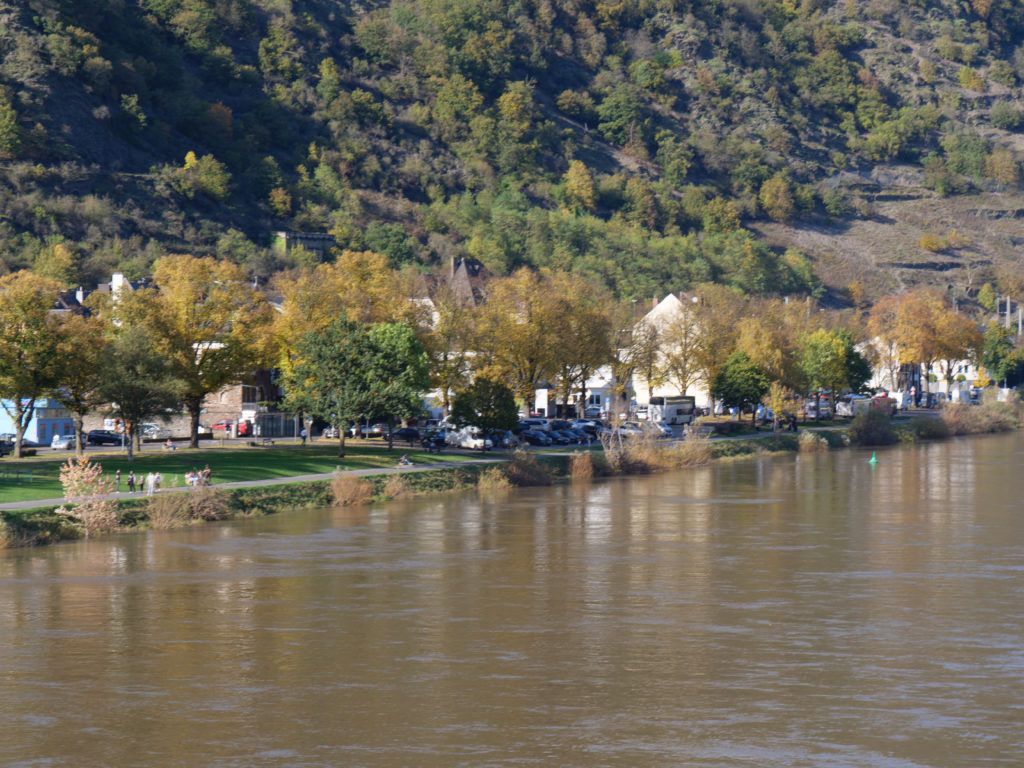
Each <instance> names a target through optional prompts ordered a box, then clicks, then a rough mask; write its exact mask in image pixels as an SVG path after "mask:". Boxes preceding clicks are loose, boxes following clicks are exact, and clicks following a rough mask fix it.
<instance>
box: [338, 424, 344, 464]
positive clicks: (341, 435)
mask: <svg viewBox="0 0 1024 768" xmlns="http://www.w3.org/2000/svg"><path fill="white" fill-rule="evenodd" d="M345 431H346V430H344V429H338V458H339V459H343V458H345Z"/></svg>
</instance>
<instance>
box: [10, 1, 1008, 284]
mask: <svg viewBox="0 0 1024 768" xmlns="http://www.w3.org/2000/svg"><path fill="white" fill-rule="evenodd" d="M1022 43H1024V2H1021V0H973V1H972V2H961V1H957V2H954V1H953V0H914V1H913V2H896V0H872V1H871V2H866V3H860V2H851V1H849V0H845V1H842V2H828V1H827V0H803V1H802V2H796V0H721V1H720V2H714V3H709V2H696V1H689V0H637V2H630V3H619V4H611V3H602V2H582V3H581V2H577V1H576V0H571V1H570V0H523V1H522V2H519V3H514V4H509V3H505V2H499V1H498V0H390V2H379V3H371V4H351V3H346V2H336V1H334V0H75V2H71V1H70V0H30V1H29V2H21V3H14V2H6V3H3V2H0V57H2V62H0V85H2V87H0V156H2V157H3V158H5V160H4V162H3V166H2V168H0V217H2V223H0V241H2V246H3V248H2V251H0V254H2V256H0V270H4V271H6V270H13V269H17V268H21V267H26V266H27V267H32V268H34V269H36V270H38V271H40V272H43V273H46V274H50V275H53V276H55V277H58V278H60V279H62V280H64V281H65V282H67V283H69V284H74V283H77V282H90V281H94V280H98V279H102V278H103V277H105V276H106V275H108V274H109V272H110V271H111V270H112V269H115V268H120V269H122V270H125V271H126V272H127V273H128V274H129V275H132V276H136V275H142V274H145V273H146V272H147V271H148V269H149V267H150V265H151V263H152V261H153V260H154V259H155V258H157V257H159V255H161V254H162V253H165V252H174V251H190V252H193V253H197V254H201V253H216V254H218V255H221V256H224V257H227V258H231V259H234V260H236V261H238V262H239V263H241V264H243V265H244V266H245V267H246V269H247V270H248V271H249V272H250V274H251V275H252V276H254V277H257V278H269V277H270V276H271V275H272V274H273V273H274V272H275V271H277V270H279V269H282V268H287V267H291V266H296V265H301V264H303V263H309V262H311V261H315V260H317V258H319V257H318V256H317V255H315V254H309V253H303V252H301V251H300V252H298V253H293V254H289V255H282V254H280V253H277V252H275V251H274V250H272V249H271V245H272V242H273V233H274V232H275V231H277V230H293V231H309V232H330V233H331V234H332V235H333V236H334V238H335V241H336V243H337V246H338V247H339V248H350V249H356V250H362V249H372V250H377V251H380V252H383V253H386V254H387V255H388V256H389V258H390V259H391V261H392V263H393V265H394V266H395V267H396V268H397V267H405V266H411V267H414V268H418V269H429V268H432V267H433V266H435V265H437V264H439V263H444V262H447V260H448V259H449V258H451V257H453V256H459V255H468V256H473V257H475V258H478V259H480V260H481V261H483V262H484V264H486V265H487V267H488V268H489V269H490V270H491V271H492V272H493V273H496V274H501V273H504V272H507V271H509V270H511V269H514V268H515V267H517V266H519V265H522V264H527V265H532V266H535V267H553V268H559V269H573V270H576V271H580V272H583V273H586V274H589V275H591V276H592V277H593V278H594V279H596V280H598V281H600V282H603V283H605V284H607V285H609V286H610V287H612V288H613V289H614V290H615V291H616V292H617V293H618V294H619V295H621V296H624V297H635V296H649V295H654V294H657V293H662V292H664V291H666V290H682V289H685V288H687V287H688V286H690V285H693V284H695V283H698V282H702V281H706V280H716V281H718V282H723V283H727V284H731V285H735V286H736V287H738V288H740V289H742V290H744V291H747V292H752V293H759V292H772V291H780V292H793V293H802V292H810V293H815V294H816V295H818V296H822V297H826V298H827V299H828V300H831V301H832V302H834V303H836V304H844V303H864V302H870V301H871V300H872V299H873V298H875V297H878V296H880V295H883V294H885V293H888V292H892V291H894V290H898V289H899V288H900V287H902V286H905V285H910V284H918V283H932V284H939V285H945V286H949V287H950V289H951V290H952V291H953V292H954V293H955V294H956V295H957V296H958V297H960V298H963V299H969V298H970V297H971V296H972V295H973V292H974V291H976V290H977V288H978V287H979V286H980V285H981V284H982V283H983V282H985V281H999V280H1003V282H1006V281H1005V279H1003V277H1004V273H1006V272H1008V271H1009V270H1007V268H1006V265H1012V264H1014V263H1015V262H1016V260H1017V250H1016V249H1017V235H1016V234H1015V221H1016V216H1017V211H1018V210H1019V209H1020V202H1021V189H1020V158H1021V153H1022V152H1024V146H1022V141H1024V139H1022V137H1021V135H1020V134H1019V133H1018V132H1017V131H1018V130H1019V129H1020V128H1021V126H1022V125H1024V113H1022V111H1021V107H1020V96H1021V78H1022V75H1024V48H1022ZM1001 268H1002V269H1001ZM1007 290H1009V288H1007Z"/></svg>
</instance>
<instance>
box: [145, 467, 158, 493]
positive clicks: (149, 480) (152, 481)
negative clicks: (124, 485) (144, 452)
mask: <svg viewBox="0 0 1024 768" xmlns="http://www.w3.org/2000/svg"><path fill="white" fill-rule="evenodd" d="M155 489H156V477H154V476H153V473H152V472H150V473H149V474H147V475H146V495H147V496H152V495H153V491H154V490H155Z"/></svg>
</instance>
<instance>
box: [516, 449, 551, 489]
mask: <svg viewBox="0 0 1024 768" xmlns="http://www.w3.org/2000/svg"><path fill="white" fill-rule="evenodd" d="M505 477H507V478H508V481H509V482H510V483H512V485H519V486H532V485H551V468H550V467H548V466H546V465H545V464H542V463H541V462H539V461H537V457H536V456H534V455H533V454H532V453H526V452H525V451H516V452H515V453H513V454H512V459H511V461H509V462H508V463H507V464H506V465H505Z"/></svg>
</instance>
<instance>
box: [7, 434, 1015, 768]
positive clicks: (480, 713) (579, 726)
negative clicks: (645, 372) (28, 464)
mask: <svg viewBox="0 0 1024 768" xmlns="http://www.w3.org/2000/svg"><path fill="white" fill-rule="evenodd" d="M869 457H870V452H865V451H860V450H849V451H834V452H831V453H826V454H818V455H803V456H785V457H777V458H770V459H761V460H747V461H738V462H726V463H719V464H716V465H714V466H711V467H705V468H700V469H697V470H692V471H686V472H677V473H671V474H665V475H656V476H652V477H644V478H631V479H616V480H608V481H594V482H592V483H586V484H574V485H565V486H557V487H553V488H540V489H525V490H513V491H496V492H490V493H478V492H477V491H475V490H471V491H467V492H465V493H461V494H455V495H450V496H444V497H434V498H429V499H426V500H423V499H419V500H410V501H405V502H394V503H390V504H386V505H378V506H373V507H367V508H364V509H351V508H349V509H340V510H320V511H298V512H290V513H287V514H282V515H277V516H273V517H269V518H263V519H258V520H246V521H238V522H233V523H228V524H213V525H207V526H201V527H195V528H189V529H184V530H177V531H157V532H148V533H141V534H126V535H122V536H115V537H112V538H101V539H96V540H92V541H80V542H73V543H65V544H60V545H56V546H52V547H48V548H42V549H36V550H7V551H2V552H0V695H2V702H3V703H2V708H3V716H4V717H3V720H4V724H3V729H2V730H0V764H2V765H4V766H8V768H13V767H17V768H29V767H31V768H40V767H46V768H52V767H55V766H62V767H63V766H74V767H75V768H92V767H93V766H97V767H99V766H104V767H106V766H119V767H121V768H123V767H124V766H160V767H163V766H183V767H187V768H193V767H194V768H227V767H231V768H234V767H236V766H237V767H238V768H243V767H245V768H254V767H260V766H275V767H277V766H303V767H313V766H315V767H320V766H332V767H333V766H369V767H372V768H384V767H387V768H391V767H399V766H417V767H422V768H441V767H442V766H443V767H445V768H448V767H450V766H473V767H474V768H476V767H477V766H570V767H575V766H581V767H582V766H587V767H590V766H622V767H623V768H625V767H627V766H628V767H631V768H632V767H636V766H686V767H687V768H691V767H694V766H696V767H698V768H700V767H703V766H716V767H723V768H724V767H725V766H729V767H732V766H758V768H765V767H768V768H776V767H779V768H781V767H782V766H786V767H793V766H797V767H801V766H807V767H808V768H811V767H813V768H822V767H824V768H847V767H850V768H852V767H857V768H919V767H922V766H929V767H932V768H935V767H943V768H944V767H946V766H949V767H951V768H952V767H963V768H978V767H979V766H1016V765H1019V764H1020V762H1021V760H1022V759H1024V697H1022V691H1024V649H1022V643H1024V600H1022V599H1021V596H1022V594H1024V524H1022V519H1021V515H1022V504H1021V499H1022V497H1024V472H1022V471H1021V470H1022V468H1024V435H1022V434H1011V435H1003V436H993V437H983V438H972V439H958V440H952V441H948V442H940V443H932V444H924V445H918V446H910V447H903V448H896V449H891V450H885V451H879V452H878V458H879V461H878V463H877V465H874V466H872V465H871V464H869V463H868V461H867V459H868V458H869Z"/></svg>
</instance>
